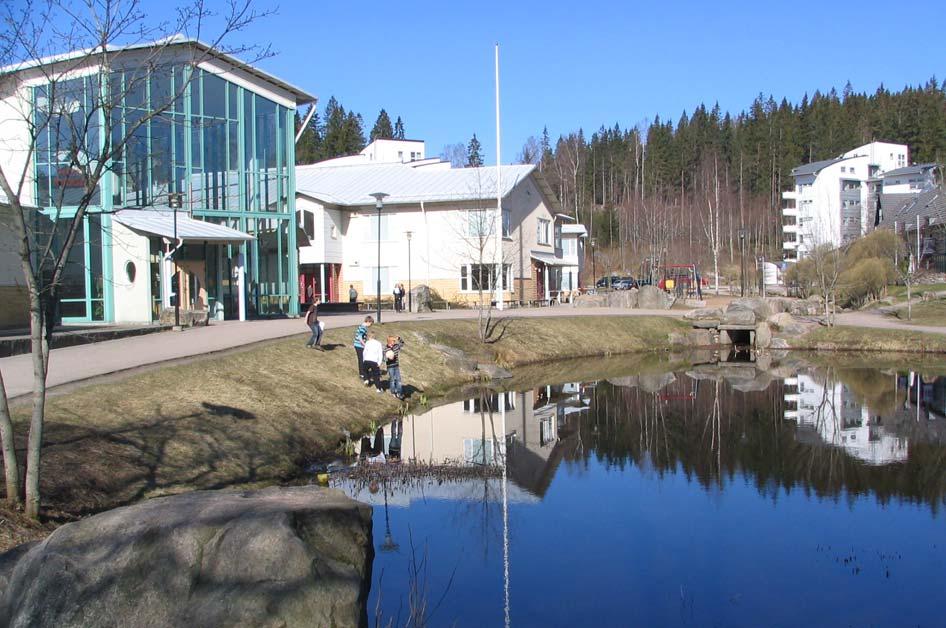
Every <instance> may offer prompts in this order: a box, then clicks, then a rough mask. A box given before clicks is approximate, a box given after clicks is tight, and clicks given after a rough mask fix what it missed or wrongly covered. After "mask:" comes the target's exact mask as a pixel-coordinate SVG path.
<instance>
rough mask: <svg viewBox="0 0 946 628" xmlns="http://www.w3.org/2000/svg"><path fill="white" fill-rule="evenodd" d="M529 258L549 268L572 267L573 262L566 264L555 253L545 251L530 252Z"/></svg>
mask: <svg viewBox="0 0 946 628" xmlns="http://www.w3.org/2000/svg"><path fill="white" fill-rule="evenodd" d="M529 257H531V258H532V259H534V260H536V261H537V262H542V263H543V264H547V265H549V266H572V263H571V262H566V261H565V260H564V259H562V258H561V257H556V256H555V255H554V254H553V253H547V252H545V251H529Z"/></svg>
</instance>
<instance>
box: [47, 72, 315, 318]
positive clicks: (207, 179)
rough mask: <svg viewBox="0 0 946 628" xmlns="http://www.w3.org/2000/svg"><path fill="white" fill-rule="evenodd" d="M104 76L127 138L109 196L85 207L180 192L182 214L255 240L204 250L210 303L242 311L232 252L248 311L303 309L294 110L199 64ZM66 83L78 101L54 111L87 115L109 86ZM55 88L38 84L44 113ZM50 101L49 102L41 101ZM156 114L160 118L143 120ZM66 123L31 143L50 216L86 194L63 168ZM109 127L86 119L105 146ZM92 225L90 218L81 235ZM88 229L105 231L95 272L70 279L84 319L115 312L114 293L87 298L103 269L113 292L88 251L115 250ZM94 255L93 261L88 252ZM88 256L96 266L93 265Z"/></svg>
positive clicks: (149, 201) (141, 202) (119, 129)
mask: <svg viewBox="0 0 946 628" xmlns="http://www.w3.org/2000/svg"><path fill="white" fill-rule="evenodd" d="M191 73H193V74H191ZM108 79H109V80H108V81H107V87H106V91H107V93H108V94H110V95H111V96H110V97H111V102H112V104H113V105H114V106H113V107H112V108H111V109H110V114H109V115H110V116H111V120H110V126H111V127H113V129H112V138H113V141H117V140H118V139H120V138H121V137H124V136H126V135H128V134H129V133H130V134H131V139H130V141H128V142H127V144H126V145H125V147H124V150H122V151H121V152H120V153H118V154H116V155H115V156H114V158H113V160H112V163H111V174H110V175H109V177H108V178H107V181H105V182H104V183H103V185H102V189H103V190H105V191H106V193H107V198H99V196H98V194H96V196H95V198H94V202H93V205H92V206H90V207H89V212H90V214H94V213H96V212H98V211H102V210H104V211H110V210H115V209H120V208H123V207H157V208H166V207H167V205H168V198H169V194H172V193H182V194H183V196H184V200H185V203H184V210H185V211H189V212H190V213H191V215H192V216H193V217H195V218H198V219H203V220H211V221H213V222H220V223H223V224H227V225H228V226H231V227H233V228H236V229H239V230H241V231H245V232H247V233H249V234H251V235H254V236H255V237H256V240H254V241H251V242H249V243H247V244H245V245H240V246H236V245H224V246H213V247H209V248H208V251H209V252H208V259H207V269H208V278H207V285H208V288H210V290H209V291H208V292H209V298H210V301H211V305H212V304H213V302H214V301H217V300H219V301H221V302H222V303H224V306H225V311H226V313H227V315H228V317H232V316H235V311H236V305H235V296H234V294H233V290H234V289H235V286H233V285H230V284H231V280H232V270H233V266H234V264H235V263H236V258H237V256H238V255H240V254H242V255H243V256H244V259H245V260H246V299H247V313H248V314H249V315H251V316H253V315H259V316H267V315H279V314H296V313H297V311H296V308H297V307H298V306H297V302H298V298H297V294H296V293H297V291H298V285H297V281H296V269H297V261H296V257H297V256H296V250H295V245H296V243H295V230H294V229H292V228H291V227H292V216H293V213H294V206H295V198H294V197H295V193H294V187H293V186H294V173H293V166H294V159H295V156H294V146H293V143H294V142H293V140H294V137H293V132H292V121H293V113H294V111H293V110H292V109H290V108H287V107H283V106H281V105H279V104H278V103H275V102H273V101H271V100H268V99H266V98H264V97H263V96H261V95H259V94H256V93H254V92H252V91H251V90H249V89H246V88H243V87H241V86H239V85H236V84H234V83H231V82H228V81H226V80H225V79H223V78H221V77H219V76H216V75H214V74H211V73H209V72H206V71H204V70H202V69H190V68H185V67H176V66H175V67H165V68H156V69H152V70H151V71H150V73H148V74H146V75H142V74H141V70H140V69H131V70H124V71H116V72H113V73H111V74H110V75H109V77H108ZM64 83H66V82H60V83H59V84H57V86H56V90H58V91H57V92H56V93H57V94H60V95H61V94H62V93H64V91H66V90H68V92H69V93H70V94H71V95H72V96H73V98H72V100H71V101H70V102H73V104H70V105H68V107H66V108H63V107H59V109H58V112H59V113H62V111H66V112H71V113H73V114H75V115H81V114H82V113H83V112H85V111H86V110H87V107H89V106H91V105H90V103H91V99H92V98H94V97H95V90H100V89H101V88H102V86H101V85H100V84H99V82H98V80H97V79H95V78H94V77H85V78H82V79H77V80H76V82H75V83H70V84H68V85H64ZM49 92H50V88H35V89H34V101H35V102H36V103H37V107H36V111H37V116H38V119H40V118H39V116H52V115H55V114H56V113H57V110H56V109H54V108H52V107H50V106H49V104H48V103H51V102H53V101H57V102H58V100H61V99H60V98H58V97H56V98H53V97H52V96H51V95H50V94H49ZM106 98H108V97H106ZM44 104H45V108H43V107H41V106H40V105H44ZM73 110H74V111H73ZM100 111H104V109H102V110H100ZM149 112H158V113H157V114H156V115H154V117H152V118H151V119H150V120H146V121H144V122H142V120H143V118H144V117H146V116H147V114H148V113H149ZM70 115H71V114H70ZM93 117H94V116H93ZM102 120H104V118H102ZM44 121H45V120H44ZM63 124H65V125H68V121H65V122H63V121H56V122H55V123H53V122H51V123H50V124H49V125H47V126H48V128H49V129H50V132H48V133H47V134H45V135H44V136H43V137H42V138H41V141H40V142H39V143H38V145H37V149H36V182H37V198H38V199H39V201H40V204H41V206H42V207H45V208H47V210H48V211H47V214H49V215H54V214H56V213H60V210H61V208H63V207H68V202H69V201H72V202H76V201H75V200H73V199H74V198H78V197H76V194H78V193H79V192H78V191H77V190H75V189H73V188H72V187H70V185H74V183H75V181H74V180H75V179H76V177H72V178H70V176H69V173H68V171H66V172H63V171H62V164H63V159H64V157H63V155H64V153H63V149H62V146H63V145H64V144H65V142H64V141H63V140H62V138H60V137H57V136H56V133H55V132H54V130H55V129H57V128H60V126H61V125H63ZM102 126H103V124H101V123H100V124H97V125H90V129H89V131H88V132H89V134H90V136H89V138H88V141H94V142H99V141H101V138H99V137H98V136H97V133H98V132H99V129H100V128H101V127H102ZM57 192H58V193H59V197H58V198H57V196H56V194H57ZM61 215H66V213H65V212H62V213H61ZM89 228H90V227H89V225H86V227H85V232H84V235H85V236H88V235H89ZM91 228H92V232H93V233H96V229H98V236H96V237H97V238H98V239H97V240H96V239H93V238H90V239H88V240H85V241H83V244H82V247H84V251H85V253H84V258H83V260H84V261H83V263H84V264H85V265H86V270H87V271H88V272H86V273H84V274H83V273H73V275H70V276H71V277H72V278H73V279H74V281H73V284H75V285H73V286H71V287H70V290H72V291H75V292H78V291H79V290H80V289H81V290H83V291H84V294H86V295H88V296H87V298H85V299H83V300H84V301H85V305H84V306H80V305H78V301H75V302H74V303H76V305H70V306H69V307H70V308H71V312H72V314H74V316H71V317H70V319H72V320H77V321H78V320H96V318H95V317H96V316H99V318H98V319H97V320H102V319H103V318H104V320H110V318H111V309H112V308H111V307H110V305H109V304H108V298H107V295H106V297H105V298H101V299H96V298H94V297H93V296H92V295H93V294H97V293H98V292H103V291H100V290H98V288H96V283H95V281H94V280H93V279H92V278H91V277H92V276H93V275H94V274H95V272H97V273H98V276H99V277H100V279H99V280H98V284H99V285H105V286H106V289H105V290H104V293H107V292H108V289H107V286H108V285H109V283H110V282H111V276H110V268H109V266H110V264H109V263H103V261H102V259H103V255H102V251H101V250H98V252H97V253H95V254H93V253H92V252H91V251H90V248H89V247H90V246H92V248H98V249H102V248H108V246H110V238H109V235H108V234H107V229H106V230H104V231H103V230H101V228H100V227H95V226H92V227H91ZM93 243H98V244H97V245H93ZM77 246H79V245H78V244H77ZM96 254H97V255H98V260H99V261H97V262H95V260H94V259H93V257H94V255H96ZM74 255H79V254H78V253H74ZM210 258H213V259H210ZM77 259H78V258H77ZM93 262H94V263H95V264H97V268H98V269H99V270H98V271H94V272H93V271H91V270H90V269H91V267H92V265H93ZM77 263H78V261H77ZM83 277H84V279H82V278H83ZM80 279H82V282H80V281H79V280H80ZM80 283H82V285H81V286H80V285H79V284H80ZM153 298H154V295H152V299H153ZM93 301H97V302H98V303H93ZM71 302H72V301H71ZM83 308H84V309H83Z"/></svg>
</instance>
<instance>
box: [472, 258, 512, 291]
mask: <svg viewBox="0 0 946 628" xmlns="http://www.w3.org/2000/svg"><path fill="white" fill-rule="evenodd" d="M497 280H498V278H497V277H496V265H495V264H464V265H462V266H460V290H461V291H462V292H479V291H480V290H483V291H486V292H489V291H491V290H495V289H496V287H497V286H496V282H497ZM503 290H506V291H508V290H512V266H511V265H509V264H503Z"/></svg>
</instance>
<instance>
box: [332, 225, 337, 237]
mask: <svg viewBox="0 0 946 628" xmlns="http://www.w3.org/2000/svg"><path fill="white" fill-rule="evenodd" d="M332 239H333V240H338V225H335V224H332Z"/></svg>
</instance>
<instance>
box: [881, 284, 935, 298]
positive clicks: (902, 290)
mask: <svg viewBox="0 0 946 628" xmlns="http://www.w3.org/2000/svg"><path fill="white" fill-rule="evenodd" d="M943 291H946V283H929V284H918V285H915V286H913V287H912V288H910V294H911V295H912V296H913V298H916V297H919V296H920V295H922V294H923V293H924V292H943ZM887 295H888V296H891V297H893V298H894V299H896V300H897V301H906V299H907V287H906V286H888V287H887Z"/></svg>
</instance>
